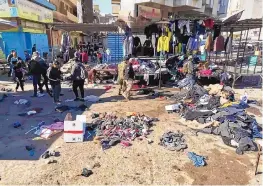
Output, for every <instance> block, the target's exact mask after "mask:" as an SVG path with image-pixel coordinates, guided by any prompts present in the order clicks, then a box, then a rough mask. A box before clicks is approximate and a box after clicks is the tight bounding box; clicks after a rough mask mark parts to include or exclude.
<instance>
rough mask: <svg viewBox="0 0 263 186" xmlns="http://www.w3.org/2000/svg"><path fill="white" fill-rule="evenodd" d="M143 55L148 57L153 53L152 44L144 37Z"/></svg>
mask: <svg viewBox="0 0 263 186" xmlns="http://www.w3.org/2000/svg"><path fill="white" fill-rule="evenodd" d="M143 55H144V56H150V57H151V56H153V55H154V49H153V44H152V41H151V40H150V39H146V40H145V42H144V43H143Z"/></svg>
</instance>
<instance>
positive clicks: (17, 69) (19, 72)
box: [13, 61, 26, 92]
mask: <svg viewBox="0 0 263 186" xmlns="http://www.w3.org/2000/svg"><path fill="white" fill-rule="evenodd" d="M13 70H14V76H15V77H14V78H15V81H16V89H15V92H17V90H18V88H19V86H20V87H21V90H22V91H24V81H25V80H24V75H25V72H26V71H25V70H24V69H23V68H22V63H21V62H20V61H19V62H18V63H17V64H16V65H15V66H14V68H13Z"/></svg>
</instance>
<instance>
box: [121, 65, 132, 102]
mask: <svg viewBox="0 0 263 186" xmlns="http://www.w3.org/2000/svg"><path fill="white" fill-rule="evenodd" d="M134 76H135V73H134V71H133V68H132V63H131V62H128V64H127V65H126V66H125V68H124V81H125V83H126V86H127V87H126V90H125V91H124V92H123V94H122V95H123V96H124V97H125V98H126V99H127V100H129V99H130V95H131V94H130V91H131V89H132V86H133V81H134Z"/></svg>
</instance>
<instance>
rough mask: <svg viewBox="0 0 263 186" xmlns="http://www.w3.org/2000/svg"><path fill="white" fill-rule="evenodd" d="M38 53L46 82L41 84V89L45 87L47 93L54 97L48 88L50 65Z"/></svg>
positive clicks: (42, 74)
mask: <svg viewBox="0 0 263 186" xmlns="http://www.w3.org/2000/svg"><path fill="white" fill-rule="evenodd" d="M36 53H37V54H38V57H39V64H40V65H41V68H42V72H41V76H42V77H43V79H44V82H43V83H42V84H41V87H42V89H43V86H44V85H45V87H46V91H47V93H48V94H49V95H50V96H51V97H52V94H51V93H50V90H49V87H48V77H47V69H48V68H49V65H48V64H47V63H46V62H45V60H44V59H43V58H41V57H40V56H39V53H38V52H36Z"/></svg>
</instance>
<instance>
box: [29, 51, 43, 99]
mask: <svg viewBox="0 0 263 186" xmlns="http://www.w3.org/2000/svg"><path fill="white" fill-rule="evenodd" d="M39 60H40V59H39V56H38V54H37V53H36V52H34V53H33V55H32V59H31V61H30V69H29V72H30V73H31V74H32V76H33V86H34V95H33V96H32V97H37V86H38V88H39V90H40V93H43V89H42V86H41V82H40V80H41V73H42V72H43V69H42V67H41V65H40V63H39Z"/></svg>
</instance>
